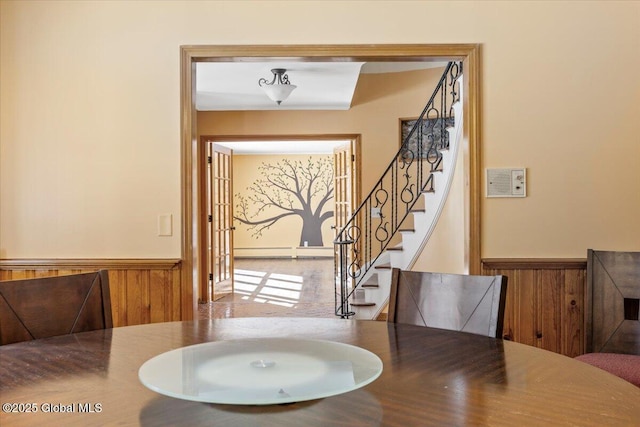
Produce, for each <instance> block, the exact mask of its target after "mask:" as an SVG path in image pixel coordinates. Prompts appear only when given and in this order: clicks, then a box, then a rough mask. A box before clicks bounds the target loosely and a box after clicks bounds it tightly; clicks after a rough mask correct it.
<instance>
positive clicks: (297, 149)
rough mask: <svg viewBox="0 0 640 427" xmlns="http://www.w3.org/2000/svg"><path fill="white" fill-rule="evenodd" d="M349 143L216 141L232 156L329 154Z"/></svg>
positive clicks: (345, 141)
mask: <svg viewBox="0 0 640 427" xmlns="http://www.w3.org/2000/svg"><path fill="white" fill-rule="evenodd" d="M347 142H349V141H348V140H344V141H340V140H336V141H309V140H304V141H216V142H215V145H222V146H223V147H227V148H230V149H232V150H233V154H239V155H243V154H245V155H246V154H331V153H333V149H334V148H335V147H337V146H338V145H342V144H345V143H347Z"/></svg>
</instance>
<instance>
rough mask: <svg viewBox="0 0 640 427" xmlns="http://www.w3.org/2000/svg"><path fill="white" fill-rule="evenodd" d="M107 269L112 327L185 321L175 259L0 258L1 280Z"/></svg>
mask: <svg viewBox="0 0 640 427" xmlns="http://www.w3.org/2000/svg"><path fill="white" fill-rule="evenodd" d="M101 269H104V270H108V272H109V290H110V293H111V311H112V316H113V326H114V327H115V326H129V325H138V324H142V323H157V322H171V321H177V320H185V318H183V314H184V313H183V312H182V297H181V280H180V278H181V274H180V273H181V271H180V269H181V263H180V260H176V259H152V260H149V259H75V260H74V259H71V260H59V259H48V260H40V259H38V260H25V259H20V260H8V259H5V260H0V280H17V279H28V278H33V277H47V276H63V275H68V274H77V273H88V272H91V271H96V270H101Z"/></svg>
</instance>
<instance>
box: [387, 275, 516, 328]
mask: <svg viewBox="0 0 640 427" xmlns="http://www.w3.org/2000/svg"><path fill="white" fill-rule="evenodd" d="M506 293H507V277H506V276H502V275H497V276H474V275H463V274H444V273H429V272H418V271H405V270H400V269H397V268H394V269H393V270H392V274H391V292H390V296H389V309H388V313H387V320H388V321H389V322H393V323H408V324H412V325H419V326H429V327H432V328H441V329H449V330H455V331H461V332H470V333H474V334H479V335H486V336H489V337H493V338H499V337H501V336H502V327H503V322H504V310H505V299H506Z"/></svg>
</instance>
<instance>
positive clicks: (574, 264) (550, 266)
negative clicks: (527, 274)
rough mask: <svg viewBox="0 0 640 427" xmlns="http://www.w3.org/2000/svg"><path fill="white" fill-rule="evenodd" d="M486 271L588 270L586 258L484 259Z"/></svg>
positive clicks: (483, 263)
mask: <svg viewBox="0 0 640 427" xmlns="http://www.w3.org/2000/svg"><path fill="white" fill-rule="evenodd" d="M482 266H483V268H484V269H492V270H586V268H587V259H586V258H484V259H483V260H482Z"/></svg>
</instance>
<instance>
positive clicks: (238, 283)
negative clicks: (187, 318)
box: [198, 258, 335, 319]
mask: <svg viewBox="0 0 640 427" xmlns="http://www.w3.org/2000/svg"><path fill="white" fill-rule="evenodd" d="M234 264H235V265H234V267H235V268H234V270H235V294H234V295H228V296H225V297H223V298H221V299H219V300H217V301H215V302H211V303H208V304H200V305H199V306H198V318H199V319H221V318H229V317H335V315H334V304H335V303H334V294H335V290H334V287H333V259H332V258H311V259H236V260H234Z"/></svg>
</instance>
